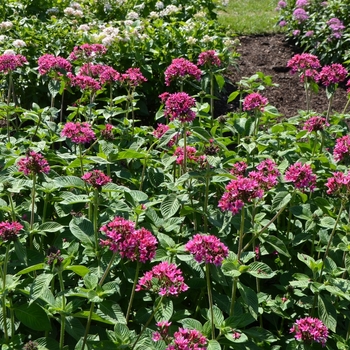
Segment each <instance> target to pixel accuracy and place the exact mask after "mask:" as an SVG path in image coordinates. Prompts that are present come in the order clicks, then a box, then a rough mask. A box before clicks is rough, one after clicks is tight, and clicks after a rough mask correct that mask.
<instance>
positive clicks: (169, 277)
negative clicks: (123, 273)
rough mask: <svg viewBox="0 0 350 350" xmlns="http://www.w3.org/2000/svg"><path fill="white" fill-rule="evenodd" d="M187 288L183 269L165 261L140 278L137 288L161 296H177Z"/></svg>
mask: <svg viewBox="0 0 350 350" xmlns="http://www.w3.org/2000/svg"><path fill="white" fill-rule="evenodd" d="M187 289H188V286H187V284H185V283H184V278H183V276H182V272H181V270H180V269H178V268H177V267H176V265H175V264H172V263H169V262H167V261H163V262H161V263H159V264H158V265H156V266H154V267H153V268H152V270H151V271H147V272H146V273H145V274H144V275H143V276H142V277H141V278H140V279H139V282H138V284H137V285H136V289H135V290H136V291H141V290H149V291H152V292H154V293H158V294H159V295H160V296H177V295H179V294H180V293H181V292H185V291H186V290H187Z"/></svg>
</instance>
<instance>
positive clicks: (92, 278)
mask: <svg viewBox="0 0 350 350" xmlns="http://www.w3.org/2000/svg"><path fill="white" fill-rule="evenodd" d="M97 284H98V277H97V276H96V275H95V274H92V273H90V274H88V275H85V276H84V285H85V287H86V288H87V289H91V290H92V289H95V288H96V287H97Z"/></svg>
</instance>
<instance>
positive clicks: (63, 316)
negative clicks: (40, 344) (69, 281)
mask: <svg viewBox="0 0 350 350" xmlns="http://www.w3.org/2000/svg"><path fill="white" fill-rule="evenodd" d="M58 280H59V282H60V289H61V293H62V309H63V311H62V312H61V331H60V347H59V348H60V350H63V347H64V331H65V325H66V315H65V309H66V298H65V296H64V284H63V277H62V270H61V268H60V267H59V270H58Z"/></svg>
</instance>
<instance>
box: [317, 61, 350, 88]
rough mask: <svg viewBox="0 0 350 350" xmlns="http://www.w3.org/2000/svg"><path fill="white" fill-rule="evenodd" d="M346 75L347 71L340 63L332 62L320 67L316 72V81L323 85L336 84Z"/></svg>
mask: <svg viewBox="0 0 350 350" xmlns="http://www.w3.org/2000/svg"><path fill="white" fill-rule="evenodd" d="M347 75H348V71H347V70H346V68H345V67H344V66H342V65H341V64H340V63H332V64H331V65H329V66H324V67H322V69H321V71H320V73H319V74H318V78H317V81H318V82H320V83H321V84H322V85H324V86H329V85H332V84H338V83H341V82H343V81H344V80H345V79H346V77H347Z"/></svg>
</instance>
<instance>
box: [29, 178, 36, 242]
mask: <svg viewBox="0 0 350 350" xmlns="http://www.w3.org/2000/svg"><path fill="white" fill-rule="evenodd" d="M35 187H36V174H33V187H32V205H31V212H30V231H32V230H33V226H34V212H35ZM29 247H30V249H32V248H33V234H32V232H30V241H29Z"/></svg>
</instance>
